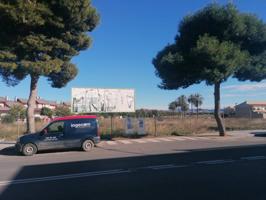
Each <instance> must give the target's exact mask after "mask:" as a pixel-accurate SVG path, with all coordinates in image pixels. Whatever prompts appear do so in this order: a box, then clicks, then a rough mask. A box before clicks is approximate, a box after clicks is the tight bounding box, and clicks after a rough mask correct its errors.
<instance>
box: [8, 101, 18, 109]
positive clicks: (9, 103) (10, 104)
mask: <svg viewBox="0 0 266 200" xmlns="http://www.w3.org/2000/svg"><path fill="white" fill-rule="evenodd" d="M5 105H6V106H7V107H9V108H10V107H12V106H15V105H20V104H19V103H18V102H16V101H6V102H5Z"/></svg>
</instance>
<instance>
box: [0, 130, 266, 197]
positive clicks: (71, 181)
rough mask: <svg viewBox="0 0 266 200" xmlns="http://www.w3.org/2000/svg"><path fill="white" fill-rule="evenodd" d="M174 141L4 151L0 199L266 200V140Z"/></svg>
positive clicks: (1, 153)
mask: <svg viewBox="0 0 266 200" xmlns="http://www.w3.org/2000/svg"><path fill="white" fill-rule="evenodd" d="M178 138H179V140H178ZM178 138H173V137H171V138H170V137H169V138H153V139H139V140H123V141H111V142H103V143H102V144H100V145H99V147H97V148H95V149H94V150H93V151H92V152H90V153H85V152H80V151H64V152H45V153H41V154H37V155H35V156H32V157H22V156H17V155H16V154H15V153H14V150H13V149H12V147H6V148H3V149H2V150H1V151H0V200H8V199H27V200H30V199H38V200H42V199H45V200H47V199H64V200H66V199H114V200H119V199H132V200H133V199H134V200H135V199H215V200H216V199H226V200H230V199H234V200H235V199H252V200H257V199H258V200H265V199H266V190H265V185H266V137H255V136H254V135H252V136H250V135H249V136H248V137H227V138H219V137H213V138H210V137H207V138H204V139H203V138H199V137H178Z"/></svg>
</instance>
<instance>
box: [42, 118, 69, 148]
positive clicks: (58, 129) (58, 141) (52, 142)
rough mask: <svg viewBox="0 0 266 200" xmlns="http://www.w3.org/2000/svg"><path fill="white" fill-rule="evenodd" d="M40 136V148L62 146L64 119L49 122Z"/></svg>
mask: <svg viewBox="0 0 266 200" xmlns="http://www.w3.org/2000/svg"><path fill="white" fill-rule="evenodd" d="M43 132H44V133H43V134H42V135H41V136H40V142H39V148H40V149H41V150H46V149H47V150H48V149H62V148H64V139H65V137H64V133H65V121H55V122H52V123H51V124H49V125H48V126H47V127H46V128H45V129H44V130H43Z"/></svg>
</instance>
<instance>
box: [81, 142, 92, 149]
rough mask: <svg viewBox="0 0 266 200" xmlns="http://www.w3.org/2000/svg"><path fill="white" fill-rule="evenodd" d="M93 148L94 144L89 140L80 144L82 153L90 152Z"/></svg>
mask: <svg viewBox="0 0 266 200" xmlns="http://www.w3.org/2000/svg"><path fill="white" fill-rule="evenodd" d="M93 147H94V143H93V141H91V140H85V141H84V142H83V143H82V150H83V151H91V150H92V149H93Z"/></svg>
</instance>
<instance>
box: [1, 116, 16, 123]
mask: <svg viewBox="0 0 266 200" xmlns="http://www.w3.org/2000/svg"><path fill="white" fill-rule="evenodd" d="M15 120H16V118H15V117H14V116H13V115H10V114H7V115H5V116H3V117H2V118H1V122H2V123H3V124H12V123H14V122H15Z"/></svg>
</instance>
